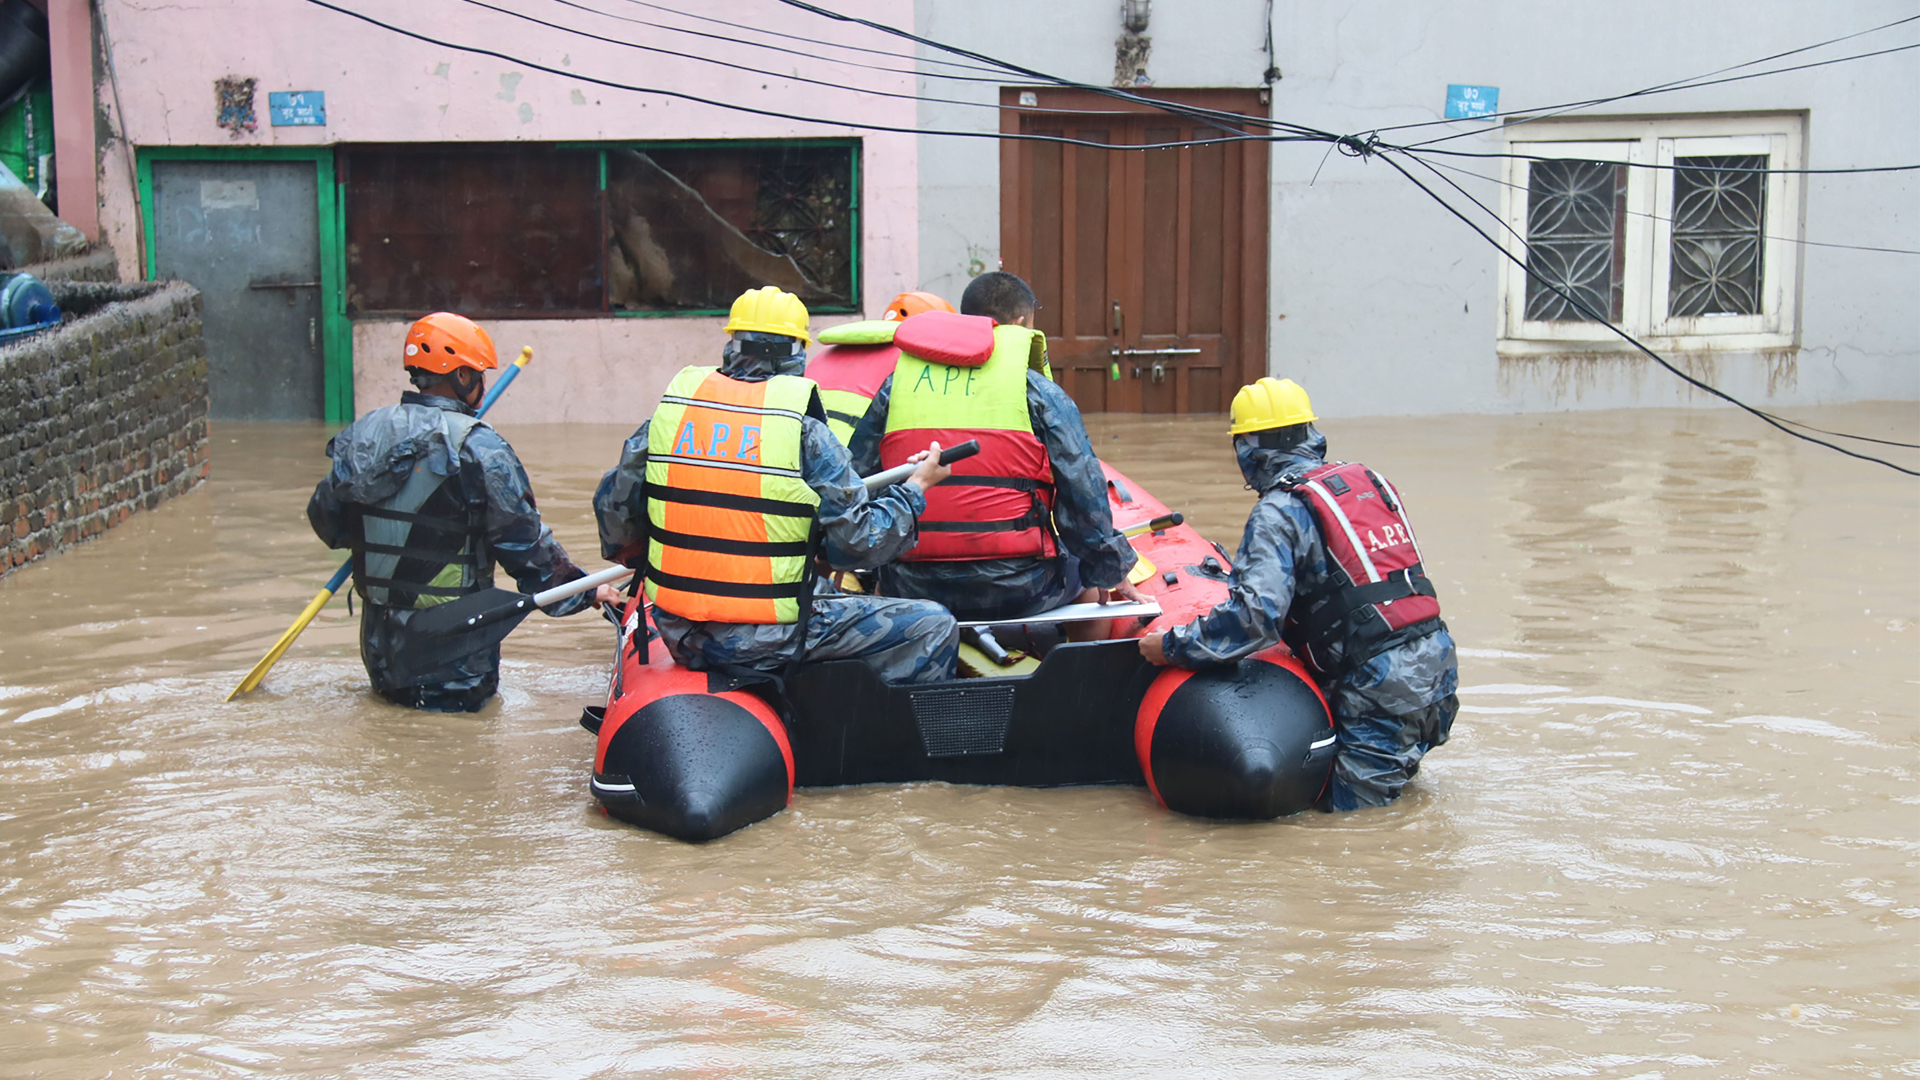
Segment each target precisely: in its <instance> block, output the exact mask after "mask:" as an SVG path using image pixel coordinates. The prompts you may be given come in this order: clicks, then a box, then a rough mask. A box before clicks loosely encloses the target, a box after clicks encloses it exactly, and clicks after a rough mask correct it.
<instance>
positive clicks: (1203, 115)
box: [307, 0, 1920, 476]
mask: <svg viewBox="0 0 1920 1080" xmlns="http://www.w3.org/2000/svg"><path fill="white" fill-rule="evenodd" d="M307 2H308V3H310V4H313V5H315V6H317V7H322V8H326V9H327V10H330V11H333V12H335V13H337V14H341V15H345V16H348V17H350V18H354V19H358V20H360V21H362V22H365V23H368V24H370V25H372V26H376V27H379V28H380V29H383V30H386V31H388V32H390V33H394V34H398V35H400V36H402V37H406V38H410V39H412V40H415V41H419V42H423V43H425V44H429V45H435V46H439V47H441V48H446V49H452V50H454V51H457V52H464V53H469V54H473V55H479V56H489V57H492V58H494V59H497V60H504V61H507V62H508V63H513V64H519V65H521V66H524V67H528V68H531V69H533V70H536V71H543V72H546V73H548V74H552V75H558V76H561V77H563V78H569V79H575V80H578V81H581V82H585V83H589V84H592V85H596V86H605V87H608V88H611V89H618V90H628V91H633V92H637V93H647V94H655V95H658V96H662V97H667V98H674V99H678V100H683V101H690V102H694V103H696V104H702V105H708V106H711V107H715V108H720V109H726V110H731V111H735V112H741V113H746V114H749V115H756V116H766V117H771V118H774V119H783V120H793V121H797V122H802V123H817V124H828V125H832V126H837V127H847V128H853V129H855V130H864V131H884V132H891V133H897V134H908V135H946V136H952V137H960V138H990V139H995V140H1002V139H1005V140H1014V141H1028V142H1042V143H1056V144H1063V145H1071V146H1083V147H1088V148H1092V149H1101V150H1140V149H1156V148H1173V147H1182V146H1201V145H1209V144H1214V143H1221V142H1235V141H1258V142H1328V143H1331V144H1332V148H1335V149H1339V150H1340V151H1341V152H1342V153H1344V154H1347V155H1349V156H1354V157H1360V158H1363V159H1364V158H1369V157H1379V158H1380V159H1381V160H1383V161H1385V162H1387V164H1388V165H1389V166H1391V167H1392V168H1393V169H1394V170H1395V171H1396V172H1398V173H1400V174H1401V175H1402V176H1403V177H1405V178H1406V179H1407V180H1408V181H1409V182H1411V183H1412V184H1413V185H1414V186H1415V187H1418V188H1419V189H1420V190H1421V191H1422V192H1424V193H1425V194H1426V195H1427V196H1428V197H1430V198H1432V199H1433V200H1434V201H1435V202H1437V203H1439V204H1440V206H1441V207H1442V208H1444V209H1445V210H1446V211H1447V212H1448V213H1450V214H1452V215H1453V216H1454V217H1456V218H1458V219H1459V220H1460V221H1461V222H1462V223H1464V224H1465V225H1467V227H1468V228H1470V229H1472V230H1473V231H1474V232H1475V233H1476V234H1478V235H1479V236H1480V237H1481V239H1483V240H1485V241H1487V242H1488V243H1489V244H1491V245H1493V247H1494V248H1495V249H1496V250H1497V251H1499V253H1500V254H1501V256H1502V257H1504V258H1506V259H1508V260H1509V261H1511V262H1514V263H1515V264H1516V265H1518V266H1519V267H1520V268H1521V270H1522V271H1523V272H1525V273H1526V274H1527V275H1528V276H1529V277H1532V278H1534V279H1535V280H1537V281H1539V282H1540V283H1541V284H1542V285H1544V286H1545V287H1547V288H1548V289H1550V290H1552V291H1553V292H1555V293H1556V294H1557V295H1559V296H1561V297H1562V298H1563V299H1565V300H1566V301H1567V302H1568V303H1569V304H1571V305H1573V307H1574V308H1575V310H1578V311H1580V312H1581V313H1583V314H1585V315H1587V316H1588V317H1589V318H1591V319H1592V320H1593V321H1595V322H1598V323H1600V324H1602V325H1604V326H1605V327H1606V328H1607V329H1608V330H1610V331H1611V332H1613V333H1614V334H1615V335H1617V336H1619V337H1620V338H1621V339H1623V340H1624V341H1626V342H1627V343H1628V344H1629V345H1631V346H1633V347H1634V348H1635V349H1636V350H1638V351H1639V352H1642V353H1644V354H1646V355H1647V356H1648V357H1649V358H1651V359H1652V360H1654V361H1655V362H1656V363H1658V364H1659V365H1660V366H1661V367H1663V368H1665V369H1666V370H1667V371H1669V372H1671V373H1672V374H1673V375H1674V376H1676V377H1677V378H1679V379H1681V380H1682V381H1684V382H1686V383H1688V384H1689V385H1691V386H1694V387H1696V388H1697V389H1699V390H1701V391H1703V392H1706V393H1708V394H1711V395H1713V396H1714V397H1717V398H1720V399H1722V400H1724V401H1727V402H1728V403H1730V404H1732V405H1735V406H1737V407H1739V408H1741V409H1743V410H1745V411H1746V412H1748V413H1751V414H1753V415H1754V416H1756V417H1758V418H1760V419H1761V420H1764V421H1765V422H1766V423H1768V424H1769V425H1771V426H1773V427H1775V428H1777V429H1779V430H1780V431H1782V432H1784V433H1786V434H1788V435H1791V436H1793V437H1794V438H1797V439H1802V440H1805V441H1807V442H1811V443H1815V444H1817V445H1820V446H1824V447H1826V448H1828V449H1830V450H1834V451H1836V452H1838V453H1841V454H1844V455H1846V456H1848V457H1852V458H1858V459H1860V460H1863V461H1870V462H1874V463H1876V464H1880V465H1884V466H1886V467H1888V468H1890V469H1894V470H1896V471H1898V472H1902V473H1905V474H1908V475H1912V476H1920V471H1915V470H1912V469H1908V468H1905V467H1903V466H1900V465H1896V464H1894V463H1892V462H1889V461H1886V460H1883V459H1881V458H1876V457H1873V456H1871V455H1867V454H1861V453H1857V452H1855V451H1852V450H1849V449H1847V448H1845V447H1842V446H1836V445H1834V444H1833V443H1829V442H1826V441H1824V440H1822V439H1816V438H1813V437H1812V436H1810V435H1806V434H1802V433H1801V432H1799V431H1795V430H1792V427H1791V426H1790V425H1793V426H1801V427H1807V428H1808V429H1809V430H1816V431H1819V430H1821V429H1816V428H1812V427H1811V426H1810V425H1804V424H1800V423H1799V422H1797V421H1785V420H1784V418H1776V417H1774V416H1773V415H1772V414H1770V413H1767V412H1765V411H1764V410H1761V409H1757V408H1755V407H1753V406H1751V405H1748V404H1746V403H1745V402H1743V401H1741V400H1739V399H1738V398H1735V397H1734V396H1732V395H1731V394H1728V393H1726V392H1725V391H1723V390H1720V389H1719V388H1717V387H1715V386H1712V385H1711V384H1709V383H1706V382H1703V381H1702V380H1700V379H1697V378H1695V377H1693V376H1692V375H1689V374H1687V373H1686V372H1684V371H1682V370H1680V369H1679V368H1677V367H1675V366H1674V365H1673V364H1671V363H1670V362H1668V361H1667V360H1666V359H1665V358H1664V357H1662V356H1660V355H1659V354H1658V353H1656V352H1654V351H1653V350H1652V349H1650V348H1648V347H1647V346H1646V345H1644V344H1642V343H1641V342H1640V341H1639V340H1638V339H1637V338H1635V337H1633V336H1632V335H1631V334H1629V333H1627V332H1626V331H1625V330H1622V329H1621V328H1619V327H1618V326H1615V325H1613V323H1611V322H1610V321H1608V320H1606V319H1605V318H1602V317H1600V316H1599V315H1598V314H1597V313H1595V312H1594V311H1593V310H1592V308H1591V307H1590V306H1588V305H1587V304H1586V303H1585V302H1584V301H1582V300H1581V299H1579V298H1578V297H1577V296H1574V295H1572V294H1570V293H1568V292H1566V291H1564V290H1562V289H1560V288H1559V287H1558V286H1557V285H1555V284H1554V283H1553V282H1551V281H1549V280H1547V279H1546V278H1545V277H1544V276H1542V275H1541V274H1539V273H1538V272H1536V271H1535V270H1533V269H1532V268H1531V267H1529V266H1528V265H1527V262H1526V261H1525V260H1521V259H1519V258H1517V257H1515V256H1514V255H1513V253H1512V252H1510V251H1508V250H1507V247H1506V245H1504V244H1502V243H1500V241H1498V240H1496V239H1495V238H1494V237H1492V236H1491V235H1489V234H1488V233H1487V232H1486V231H1485V230H1484V229H1482V228H1481V227H1480V226H1479V225H1477V224H1475V223H1474V222H1473V221H1472V220H1471V219H1469V218H1468V217H1467V216H1466V215H1465V214H1463V213H1462V212H1461V211H1460V210H1459V209H1458V208H1457V207H1455V206H1454V205H1453V204H1452V203H1450V202H1448V201H1447V200H1446V199H1445V198H1444V197H1442V196H1441V195H1440V194H1439V193H1438V192H1435V191H1433V190H1432V189H1431V188H1429V187H1427V185H1425V184H1424V183H1422V182H1421V181H1420V180H1419V178H1417V177H1415V176H1414V175H1413V174H1412V173H1410V172H1408V171H1407V170H1406V169H1405V168H1404V167H1403V166H1401V165H1400V163H1399V162H1398V161H1396V160H1394V156H1393V155H1394V154H1396V153H1398V154H1405V155H1406V156H1407V157H1408V158H1409V159H1411V160H1413V161H1416V162H1418V163H1419V164H1421V165H1422V166H1423V167H1425V168H1427V169H1428V170H1429V171H1431V172H1433V173H1434V175H1435V176H1438V177H1440V178H1441V179H1442V180H1444V181H1446V182H1447V183H1448V184H1450V185H1451V186H1453V187H1454V189H1455V190H1457V191H1460V193H1461V194H1462V195H1463V196H1465V197H1466V198H1467V199H1468V201H1469V202H1472V203H1473V204H1474V205H1476V206H1478V207H1479V208H1480V209H1481V210H1482V211H1485V212H1486V213H1488V214H1489V215H1491V216H1493V217H1494V218H1495V219H1496V220H1501V219H1500V218H1499V215H1498V214H1495V213H1494V212H1493V211H1492V210H1491V209H1490V208H1488V207H1487V206H1486V205H1485V204H1483V203H1481V202H1480V201H1479V200H1478V199H1476V198H1474V197H1473V196H1472V195H1471V194H1469V193H1467V192H1466V191H1465V190H1464V189H1462V188H1460V187H1459V185H1458V184H1454V183H1453V181H1452V180H1450V179H1448V178H1447V177H1446V176H1445V175H1444V174H1442V173H1440V172H1439V170H1438V169H1436V168H1434V166H1433V165H1432V164H1430V163H1427V162H1425V161H1424V160H1422V159H1421V157H1420V155H1421V154H1424V153H1439V154H1449V155H1453V156H1470V157H1507V156H1514V157H1518V156H1525V155H1489V154H1467V153H1464V152H1460V151H1444V150H1428V149H1421V148H1418V147H1398V146H1392V145H1390V144H1384V143H1381V142H1380V141H1379V140H1378V138H1377V137H1369V138H1367V139H1361V138H1358V137H1355V136H1351V135H1348V136H1341V135H1335V134H1333V133H1331V132H1325V131H1320V130H1318V129H1314V128H1309V127H1304V126H1302V125H1296V124H1288V123H1279V122H1274V123H1273V124H1272V126H1273V127H1275V128H1277V129H1280V130H1286V131H1289V132H1292V134H1288V135H1249V134H1246V133H1244V132H1239V131H1235V130H1233V129H1231V128H1228V127H1225V126H1224V123H1223V122H1222V121H1223V120H1225V119H1226V118H1228V117H1231V118H1233V119H1241V120H1251V119H1254V118H1248V117H1242V116H1241V115H1240V114H1223V113H1221V111H1220V110H1208V109H1202V108H1189V107H1183V106H1179V105H1177V104H1176V103H1171V102H1165V101H1158V100H1155V99H1152V98H1147V97H1143V96H1141V95H1136V94H1131V93H1128V92H1126V91H1121V90H1114V89H1112V88H1109V87H1095V86H1090V85H1087V84H1082V83H1075V82H1071V81H1069V80H1064V79H1059V78H1057V77H1055V76H1049V75H1046V74H1044V73H1041V72H1036V71H1032V70H1031V69H1027V68H1022V67H1019V66H1018V65H1012V64H1007V63H1006V62H1004V61H997V60H994V59H993V58H991V57H986V56H984V54H979V53H974V52H971V51H968V50H964V49H959V48H957V47H954V46H948V45H944V44H942V43H939V42H934V41H931V40H929V39H924V38H920V37H918V36H916V35H913V34H909V33H907V32H905V31H900V30H897V29H894V28H891V27H885V26H883V25H881V24H876V23H872V22H870V21H868V20H864V19H858V18H854V17H852V16H845V15H840V14H837V13H834V12H829V11H827V10H826V9H823V8H819V7H817V6H815V5H813V4H810V3H806V2H805V0H781V2H782V3H785V4H788V5H789V6H793V7H797V8H801V9H802V10H807V11H811V12H814V13H816V14H820V15H822V16H824V17H827V18H832V19H836V20H839V21H846V22H853V23H858V24H861V25H866V26H870V27H873V28H875V29H880V30H882V31H883V32H888V33H892V34H894V35H896V36H900V37H905V38H908V39H910V40H914V41H916V42H920V43H923V44H926V45H928V46H929V47H932V48H939V49H942V50H945V51H949V52H953V53H955V54H956V55H962V56H968V57H971V58H975V59H981V60H983V61H985V62H988V63H997V64H1001V65H1003V66H1004V67H1005V68H1006V69H1007V70H1011V71H1015V72H1018V73H1020V74H1025V75H1028V76H1029V77H1032V78H1038V79H1042V80H1045V81H1049V82H1053V83H1056V84H1057V85H1061V86H1066V87H1069V88H1074V89H1083V90H1088V91H1093V92H1096V93H1100V94H1102V95H1103V96H1107V97H1112V98H1116V99H1119V100H1125V101H1130V102H1133V103H1137V104H1142V105H1146V106H1148V107H1150V108H1153V109H1157V110H1160V111H1165V112H1169V113H1172V114H1175V115H1181V116H1185V117H1187V118H1188V119H1194V120H1199V121H1200V122H1203V123H1207V124H1209V125H1210V126H1214V127H1218V128H1220V129H1221V130H1222V131H1223V132H1225V133H1226V137H1224V138H1208V139H1193V140H1183V141H1178V142H1166V143H1149V144H1119V143H1102V142H1096V141H1092V140H1084V139H1070V138H1065V137H1062V136H1047V135H1037V134H1033V133H1026V132H1000V131H946V130H938V129H929V128H917V127H906V126H901V125H889V124H873V123H867V122H861V121H845V120H829V119H824V118H820V117H810V116H800V115H797V114H794V113H786V112H781V111H778V110H774V109H762V108H756V107H753V106H749V105H741V104H737V103H732V102H724V101H718V100H715V99H711V98H706V97H701V96H699V95H695V94H689V93H685V92H682V91H676V90H668V89H664V88H658V87H647V86H638V85H633V84H628V83H620V82H615V81H613V80H609V79H601V78H597V77H594V76H591V75H585V74H582V73H579V72H572V71H564V70H561V69H558V68H554V67H551V66H548V65H545V64H540V63H536V62H533V61H530V60H526V59H523V58H521V57H517V56H512V55H510V54H507V53H503V52H500V51H497V50H494V49H487V48H483V47H480V46H474V45H460V44H456V43H453V42H449V41H444V40H441V39H438V38H434V37H431V36H429V35H426V34H422V33H419V32H416V31H413V30H408V29H406V28H404V27H400V26H395V25H393V24H391V23H387V22H384V21H382V20H380V19H377V18H375V17H373V16H371V15H367V14H365V13H363V12H359V11H354V10H352V9H349V8H344V7H341V6H339V5H337V4H334V3H330V2H329V0H307ZM469 2H474V0H469ZM480 6H489V5H485V4H482V5H480ZM494 10H499V9H494ZM509 14H513V13H509ZM532 21H536V22H538V21H540V20H532ZM546 25H552V24H546ZM588 36H595V35H588ZM602 40H612V39H602ZM616 43H620V42H616ZM622 44H632V43H622ZM1911 47H1920V46H1903V48H1911ZM655 51H665V50H655ZM1887 51H1900V50H1887ZM1869 55H1880V54H1869ZM1831 62H1838V61H1831ZM1813 66H1817V65H1813ZM1757 74H1768V73H1767V72H1762V73H1756V75H1757ZM1208 114H1211V115H1208ZM1543 160H1551V159H1543ZM1915 168H1920V166H1894V167H1882V168H1860V169H1839V170H1767V171H1775V172H1787V171H1791V172H1841V173H1845V172H1886V171H1905V170H1908V169H1915ZM1501 223H1502V225H1503V226H1505V227H1507V228H1509V229H1511V227H1510V226H1506V223H1505V222H1504V220H1502V221H1501ZM1821 433H1822V434H1827V435H1832V436H1834V437H1836V438H1850V439H1859V440H1861V441H1867V442H1885V440H1877V439H1869V438H1867V437H1865V436H1853V435H1844V434H1840V433H1835V432H1826V431H1821ZM1888 445H1896V444H1892V443H1888Z"/></svg>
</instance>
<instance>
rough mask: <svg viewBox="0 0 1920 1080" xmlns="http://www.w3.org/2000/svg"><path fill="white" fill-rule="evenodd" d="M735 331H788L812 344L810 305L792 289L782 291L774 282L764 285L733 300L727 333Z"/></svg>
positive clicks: (778, 332) (766, 332)
mask: <svg viewBox="0 0 1920 1080" xmlns="http://www.w3.org/2000/svg"><path fill="white" fill-rule="evenodd" d="M736 330H757V331H759V332H760V333H763V334H785V335H786V336H788V337H791V338H799V339H800V340H801V342H802V343H804V344H807V345H811V344H813V339H812V338H811V337H809V336H808V335H807V305H805V304H803V303H801V302H800V298H799V297H797V296H795V295H793V294H792V293H790V292H782V291H781V290H780V289H779V288H778V287H776V286H773V285H762V286H761V287H760V288H758V289H748V290H747V291H746V292H743V293H741V294H740V299H738V300H735V301H734V302H733V312H732V315H731V317H730V318H728V319H727V326H726V332H727V333H729V334H731V333H733V332H734V331H736Z"/></svg>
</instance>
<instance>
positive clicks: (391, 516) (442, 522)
mask: <svg viewBox="0 0 1920 1080" xmlns="http://www.w3.org/2000/svg"><path fill="white" fill-rule="evenodd" d="M359 511H360V515H361V516H362V517H370V518H385V519H387V520H389V521H404V522H406V523H407V524H409V525H425V526H426V527H427V528H429V529H437V530H439V531H440V532H452V533H463V532H466V531H468V530H467V523H466V522H464V521H448V520H447V519H446V518H444V517H434V516H433V515H431V514H409V513H407V512H406V511H405V510H385V509H382V508H380V507H377V506H360V507H359Z"/></svg>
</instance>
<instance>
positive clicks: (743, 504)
mask: <svg viewBox="0 0 1920 1080" xmlns="http://www.w3.org/2000/svg"><path fill="white" fill-rule="evenodd" d="M647 497H648V498H650V499H658V500H660V501H661V502H672V503H684V504H685V505H687V506H711V507H714V508H715V509H719V510H741V511H745V512H746V513H749V514H770V515H772V516H774V517H791V518H806V519H807V520H809V521H811V520H813V517H814V514H815V513H816V512H817V508H816V507H813V506H809V505H808V504H806V503H800V502H784V501H782V500H779V499H763V498H760V497H759V496H757V495H735V494H733V493H731V492H725V491H697V490H694V489H692V488H681V487H670V486H668V485H666V484H648V485H647Z"/></svg>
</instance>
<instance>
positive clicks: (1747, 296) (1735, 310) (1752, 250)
mask: <svg viewBox="0 0 1920 1080" xmlns="http://www.w3.org/2000/svg"><path fill="white" fill-rule="evenodd" d="M1674 164H1675V165H1676V166H1678V168H1676V169H1675V170H1674V176H1673V270H1672V276H1671V278H1670V279H1669V284H1668V301H1667V302H1668V307H1669V310H1670V311H1671V312H1672V313H1673V314H1674V315H1676V316H1692V315H1758V314H1759V313H1760V282H1761V279H1762V274H1761V271H1762V269H1763V259H1764V254H1763V250H1764V249H1763V248H1762V245H1761V238H1762V237H1764V236H1765V235H1766V228H1765V226H1766V216H1767V215H1766V199H1765V197H1764V192H1765V186H1766V176H1767V174H1766V168H1767V159H1766V156H1765V155H1741V156H1724V157H1720V156H1716V157H1683V158H1675V159H1674Z"/></svg>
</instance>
